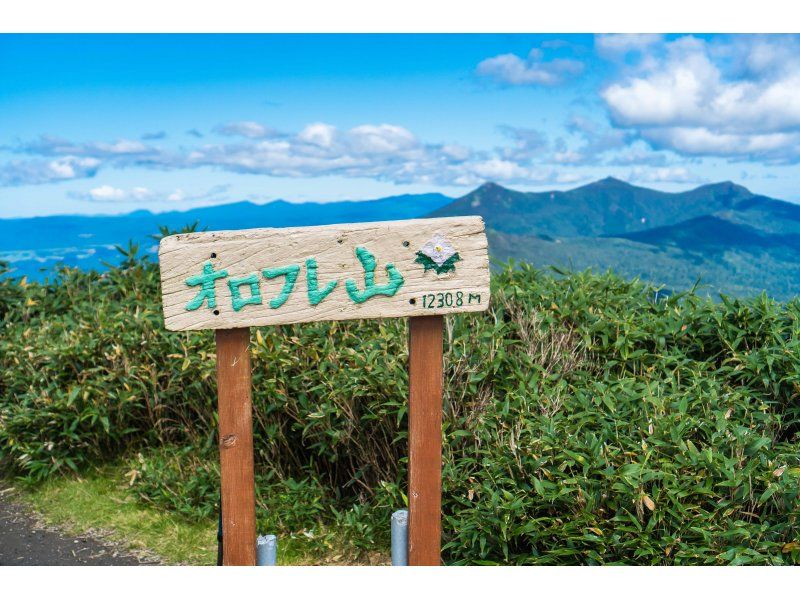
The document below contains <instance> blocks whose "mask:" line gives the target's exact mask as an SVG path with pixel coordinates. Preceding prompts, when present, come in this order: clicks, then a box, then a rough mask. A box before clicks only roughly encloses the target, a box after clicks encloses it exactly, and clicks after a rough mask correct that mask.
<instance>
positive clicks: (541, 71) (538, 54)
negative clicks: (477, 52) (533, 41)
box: [476, 48, 584, 87]
mask: <svg viewBox="0 0 800 598" xmlns="http://www.w3.org/2000/svg"><path fill="white" fill-rule="evenodd" d="M583 68H584V64H583V63H582V62H580V61H578V60H573V59H570V58H553V59H552V60H545V59H544V53H543V52H542V50H541V49H539V48H533V49H532V50H531V51H530V53H529V54H528V56H527V57H526V58H521V57H519V56H517V55H516V54H500V55H499V56H494V57H492V58H487V59H486V60H483V61H481V62H480V63H479V64H478V66H477V68H476V72H477V74H478V75H480V76H483V77H488V78H490V79H493V80H494V81H495V82H497V83H501V84H505V85H542V86H545V87H552V86H555V85H561V84H562V83H565V82H566V81H568V80H569V79H570V78H573V77H576V76H577V75H580V74H581V73H582V72H583Z"/></svg>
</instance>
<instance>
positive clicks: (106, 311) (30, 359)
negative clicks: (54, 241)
mask: <svg viewBox="0 0 800 598" xmlns="http://www.w3.org/2000/svg"><path fill="white" fill-rule="evenodd" d="M126 255H127V257H126V260H125V262H124V263H123V265H122V266H120V267H119V268H111V269H109V270H108V271H106V272H104V273H95V272H79V271H77V270H69V269H65V270H61V271H60V272H58V273H57V275H55V276H54V278H53V279H52V280H49V281H46V282H45V283H42V284H39V283H30V284H28V283H25V282H24V281H19V280H12V279H9V278H5V279H3V280H2V281H0V317H1V318H2V323H1V324H0V326H2V328H0V331H2V334H0V462H2V464H3V466H4V467H5V468H6V469H7V470H9V471H13V472H15V473H16V474H17V475H21V476H25V477H27V478H29V479H43V478H46V477H48V476H51V475H54V474H58V473H60V472H65V471H69V470H81V469H83V468H86V467H88V466H90V465H91V464H93V463H97V462H100V461H104V460H109V459H115V458H119V457H125V456H126V455H131V454H133V453H135V452H139V451H140V452H141V453H142V456H141V457H137V458H134V459H132V466H131V467H132V469H131V474H130V475H131V484H132V485H131V488H132V491H134V492H136V493H137V494H138V495H139V496H140V497H141V498H142V499H143V500H146V501H149V502H151V503H153V504H156V505H159V506H160V507H162V508H168V509H171V510H174V511H177V512H180V513H183V514H184V515H186V516H188V517H199V518H203V517H209V516H213V514H214V513H216V508H217V501H218V475H219V474H218V466H217V464H216V441H215V428H216V414H215V404H216V398H215V396H216V388H215V376H214V343H213V335H212V334H211V333H209V332H195V333H169V332H167V331H165V330H164V329H163V320H162V316H161V311H160V299H159V283H158V270H157V266H156V265H155V264H153V263H150V262H148V261H147V260H145V259H139V258H137V256H136V254H135V248H129V249H128V250H126ZM492 292H493V298H492V305H491V308H490V309H489V310H488V311H487V312H485V313H484V314H480V315H469V316H458V315H457V316H451V317H448V318H447V320H446V322H447V323H446V331H445V398H444V413H445V418H444V428H443V431H444V438H445V446H444V476H443V492H444V495H443V498H444V525H443V528H444V536H445V538H444V540H445V549H444V558H445V560H446V561H447V562H449V563H458V564H467V563H484V562H486V563H489V562H491V563H512V564H578V563H580V564H601V563H638V564H740V563H742V564H743V563H773V564H789V563H797V562H800V524H799V523H798V515H799V514H800V507H799V506H798V505H800V455H798V440H800V400H798V394H799V393H800V324H799V323H798V316H800V303H798V302H797V301H792V302H789V303H785V304H782V303H777V302H774V301H771V300H769V299H768V298H767V297H765V296H761V297H758V298H754V299H751V300H747V301H743V300H733V299H728V298H722V300H721V301H720V302H716V303H715V302H712V301H709V300H707V299H704V298H701V297H700V296H698V295H695V294H694V293H686V294H683V295H679V296H668V297H663V296H659V295H658V294H657V293H654V289H652V288H650V287H647V286H645V285H643V284H640V283H639V282H635V281H633V282H632V281H626V280H622V279H620V278H618V277H616V276H614V275H613V274H604V275H594V274H591V273H588V272H587V273H564V272H553V273H545V272H542V271H537V270H534V269H532V268H530V267H528V266H526V265H519V266H517V267H514V266H513V265H509V266H508V267H506V268H505V269H503V270H502V271H500V272H498V273H497V274H496V275H495V276H494V277H493V291H492ZM406 343H407V330H406V323H405V322H404V321H403V320H386V321H376V320H373V321H366V322H347V323H341V322H327V323H314V324H307V325H297V326H281V327H273V328H262V329H258V330H256V331H255V332H254V334H253V338H252V352H253V386H254V388H253V398H254V407H255V409H254V434H255V443H256V444H255V450H256V466H257V481H258V505H259V520H260V522H261V524H262V529H271V530H280V531H284V532H286V533H311V534H324V533H326V531H325V530H329V529H332V528H334V527H335V528H337V529H341V530H344V533H345V534H346V536H347V541H348V542H349V543H350V545H351V546H352V547H353V548H355V549H359V550H367V551H369V550H388V548H387V545H388V535H387V532H388V521H389V514H390V513H391V512H392V511H393V510H394V509H396V508H400V507H402V506H403V502H404V500H405V497H404V495H403V488H404V487H405V475H406V460H405V455H406V428H407V420H406V409H407V403H406V396H407V392H408V378H407V373H406V361H407V346H406ZM159 447H162V448H159Z"/></svg>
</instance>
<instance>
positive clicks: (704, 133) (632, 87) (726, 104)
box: [601, 36, 800, 162]
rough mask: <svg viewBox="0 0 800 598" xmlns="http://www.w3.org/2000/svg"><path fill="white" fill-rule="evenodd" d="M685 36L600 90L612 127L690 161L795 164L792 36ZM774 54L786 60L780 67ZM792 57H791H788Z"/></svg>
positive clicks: (798, 119)
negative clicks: (714, 40)
mask: <svg viewBox="0 0 800 598" xmlns="http://www.w3.org/2000/svg"><path fill="white" fill-rule="evenodd" d="M732 40H733V41H731V42H728V44H727V45H726V46H724V47H717V46H711V45H709V43H708V42H705V41H703V40H700V39H697V38H694V37H691V36H685V37H682V38H679V39H677V40H675V41H673V42H669V43H666V44H664V48H663V52H661V54H656V55H653V56H649V57H647V59H646V60H645V61H644V62H643V66H642V65H640V66H639V68H638V69H637V70H636V71H635V72H634V73H633V74H631V75H630V76H628V77H627V78H625V79H623V80H621V81H617V82H615V83H612V84H610V85H609V86H608V87H606V88H605V89H604V90H603V91H602V92H601V96H602V98H603V99H604V100H605V102H606V104H607V106H608V108H609V111H610V113H611V117H612V119H613V121H614V123H615V124H617V125H618V126H621V127H627V128H631V129H634V130H636V131H638V133H639V134H640V135H641V136H642V137H643V138H645V139H647V140H648V141H651V142H652V143H654V144H656V145H657V146H659V147H664V148H667V149H671V150H674V151H676V152H679V153H682V154H689V155H715V156H725V157H731V158H750V159H755V160H762V161H766V162H793V161H797V160H798V159H800V151H799V150H798V147H799V146H798V140H799V138H798V134H800V57H799V56H800V55H798V54H797V53H794V54H791V53H787V46H791V47H794V48H797V49H798V50H800V45H798V43H797V41H796V40H795V39H793V38H776V39H774V40H772V41H765V40H764V39H762V38H755V39H752V38H748V37H745V38H739V37H735V38H732ZM773 54H774V55H779V56H783V57H784V58H785V59H784V60H782V61H781V62H780V63H776V61H775V60H773ZM790 54H791V55H792V56H794V57H793V58H791V59H790V58H788V56H789V55H790Z"/></svg>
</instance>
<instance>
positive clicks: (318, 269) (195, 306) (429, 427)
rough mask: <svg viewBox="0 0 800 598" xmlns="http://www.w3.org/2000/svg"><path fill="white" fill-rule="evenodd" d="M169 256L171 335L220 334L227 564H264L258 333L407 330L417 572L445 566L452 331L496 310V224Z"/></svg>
mask: <svg viewBox="0 0 800 598" xmlns="http://www.w3.org/2000/svg"><path fill="white" fill-rule="evenodd" d="M158 255H159V263H160V268H161V288H162V303H163V308H164V322H165V325H166V327H167V329H169V330H176V331H177V330H205V329H215V330H216V343H217V386H218V394H219V405H218V410H219V438H220V443H219V447H220V465H221V471H222V476H221V477H222V519H223V520H222V530H223V537H224V538H225V542H224V546H223V564H225V565H254V564H255V561H256V527H255V483H254V474H253V431H252V399H251V369H250V351H249V343H250V330H249V328H250V327H251V326H271V325H278V324H292V323H302V322H318V321H325V320H354V319H367V318H402V317H408V318H410V320H409V387H410V392H409V481H408V484H409V488H408V496H409V522H408V551H409V554H408V563H409V564H410V565H438V564H439V562H440V547H441V463H442V324H443V320H442V318H443V316H444V315H445V314H450V313H459V312H477V311H483V310H485V309H486V308H487V307H488V305H489V257H488V251H487V242H486V234H485V231H484V225H483V220H482V219H481V218H479V217H473V216H470V217H463V218H433V219H424V220H404V221H399V222H371V223H361V224H342V225H335V226H311V227H303V228H279V229H278V228H274V229H273V228H262V229H251V230H242V231H221V232H206V233H189V234H180V235H172V236H169V237H166V238H164V239H162V241H161V246H160V248H159V252H158Z"/></svg>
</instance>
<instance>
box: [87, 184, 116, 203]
mask: <svg viewBox="0 0 800 598" xmlns="http://www.w3.org/2000/svg"><path fill="white" fill-rule="evenodd" d="M89 195H90V196H91V197H92V199H96V200H98V201H109V200H119V199H125V191H123V190H122V189H117V188H116V187H112V186H111V185H102V186H101V187H96V188H94V189H92V190H91V191H89Z"/></svg>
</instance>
